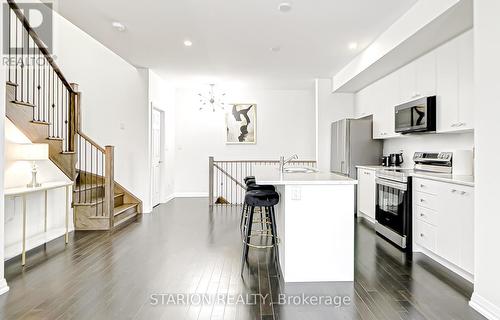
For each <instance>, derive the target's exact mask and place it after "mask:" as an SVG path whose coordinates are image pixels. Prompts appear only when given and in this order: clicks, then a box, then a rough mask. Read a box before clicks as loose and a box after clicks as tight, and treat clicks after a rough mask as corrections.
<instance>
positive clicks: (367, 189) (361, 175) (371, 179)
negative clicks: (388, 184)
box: [357, 168, 376, 222]
mask: <svg viewBox="0 0 500 320" xmlns="http://www.w3.org/2000/svg"><path fill="white" fill-rule="evenodd" d="M375 194H376V183H375V170H369V169H363V168H358V197H357V198H358V215H361V216H364V217H366V218H368V220H370V221H372V222H375Z"/></svg>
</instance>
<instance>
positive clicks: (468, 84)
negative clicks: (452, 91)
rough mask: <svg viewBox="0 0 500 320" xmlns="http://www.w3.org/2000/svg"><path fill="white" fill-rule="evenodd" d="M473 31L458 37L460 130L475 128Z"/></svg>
mask: <svg viewBox="0 0 500 320" xmlns="http://www.w3.org/2000/svg"><path fill="white" fill-rule="evenodd" d="M473 43H474V39H473V32H472V31H468V32H466V33H464V34H463V35H462V36H460V37H459V38H458V119H459V121H460V122H461V125H460V127H459V128H460V130H467V129H473V128H474V49H473Z"/></svg>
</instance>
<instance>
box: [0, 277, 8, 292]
mask: <svg viewBox="0 0 500 320" xmlns="http://www.w3.org/2000/svg"><path fill="white" fill-rule="evenodd" d="M7 291H9V286H8V285H7V281H6V280H5V279H2V280H0V295H2V294H4V293H6V292H7Z"/></svg>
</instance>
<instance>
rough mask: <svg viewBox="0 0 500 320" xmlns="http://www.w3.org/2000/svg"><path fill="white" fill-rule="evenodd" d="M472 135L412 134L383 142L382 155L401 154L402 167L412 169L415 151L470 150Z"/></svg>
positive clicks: (472, 140) (470, 133) (472, 144)
mask: <svg viewBox="0 0 500 320" xmlns="http://www.w3.org/2000/svg"><path fill="white" fill-rule="evenodd" d="M473 148H474V133H473V132H467V133H442V134H412V135H406V136H402V137H398V138H393V139H386V140H384V155H386V154H389V153H395V152H401V151H402V152H403V157H404V163H403V166H404V167H413V160H412V159H413V154H414V153H415V152H417V151H423V152H427V151H451V152H453V151H455V150H472V149H473Z"/></svg>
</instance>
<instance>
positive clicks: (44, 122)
mask: <svg viewBox="0 0 500 320" xmlns="http://www.w3.org/2000/svg"><path fill="white" fill-rule="evenodd" d="M31 123H35V124H43V125H46V126H48V125H50V123H49V122H47V121H38V120H31Z"/></svg>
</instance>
